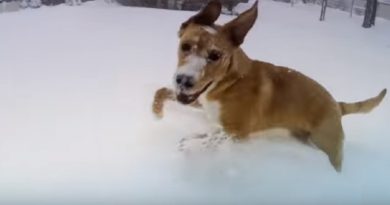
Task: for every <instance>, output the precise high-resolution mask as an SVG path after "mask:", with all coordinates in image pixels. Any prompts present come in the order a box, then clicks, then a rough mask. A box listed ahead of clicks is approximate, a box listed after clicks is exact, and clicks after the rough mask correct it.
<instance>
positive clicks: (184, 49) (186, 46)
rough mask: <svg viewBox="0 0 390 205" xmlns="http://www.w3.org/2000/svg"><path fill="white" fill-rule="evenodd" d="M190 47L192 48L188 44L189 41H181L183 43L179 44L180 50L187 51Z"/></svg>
mask: <svg viewBox="0 0 390 205" xmlns="http://www.w3.org/2000/svg"><path fill="white" fill-rule="evenodd" d="M191 48H192V46H191V44H189V43H183V44H181V50H182V51H183V52H188V51H190V50H191Z"/></svg>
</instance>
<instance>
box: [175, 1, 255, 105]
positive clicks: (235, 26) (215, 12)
mask: <svg viewBox="0 0 390 205" xmlns="http://www.w3.org/2000/svg"><path fill="white" fill-rule="evenodd" d="M221 7H222V6H221V3H220V2H219V1H218V0H211V1H210V2H209V3H208V5H207V6H206V7H205V8H204V9H203V10H201V11H200V12H199V13H198V14H196V15H194V16H192V17H191V18H189V19H188V20H187V21H186V22H184V23H183V24H182V25H181V27H180V31H179V37H180V46H179V52H178V57H179V62H178V68H177V71H176V73H175V77H174V82H175V89H176V94H177V99H178V101H179V102H181V103H183V104H189V103H191V102H193V101H195V100H196V99H197V98H198V97H199V95H200V94H202V93H203V92H204V91H206V90H207V88H208V87H209V86H210V85H211V84H212V83H216V82H218V81H219V80H221V79H223V77H224V75H225V74H226V73H227V71H228V68H229V66H230V65H231V63H232V54H233V52H234V50H235V49H237V48H238V47H239V46H240V45H241V44H242V43H243V41H244V38H245V36H246V34H247V33H248V31H249V30H250V29H251V28H252V26H253V24H254V23H255V21H256V18H257V1H256V3H255V4H254V5H253V7H252V8H250V9H249V10H247V11H245V12H244V13H242V14H241V15H239V16H238V17H237V18H235V19H234V20H232V21H230V22H228V23H226V24H225V25H222V26H220V25H215V24H214V22H215V21H216V20H217V19H218V17H219V15H220V13H221Z"/></svg>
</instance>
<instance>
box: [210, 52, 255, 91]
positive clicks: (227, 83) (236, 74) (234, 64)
mask: <svg viewBox="0 0 390 205" xmlns="http://www.w3.org/2000/svg"><path fill="white" fill-rule="evenodd" d="M230 58H231V59H230V64H229V68H228V69H227V71H226V73H225V75H224V76H223V77H222V78H221V79H220V80H218V81H217V82H215V85H213V86H212V88H211V89H210V92H209V97H210V98H214V97H216V96H217V95H218V94H219V93H221V92H223V91H225V90H226V89H228V88H229V87H231V86H233V85H234V84H235V83H236V82H237V81H238V80H239V79H242V78H245V77H246V76H247V75H248V73H249V71H250V69H251V68H252V63H253V60H251V59H250V58H249V57H248V56H247V55H246V54H245V52H244V51H243V50H242V49H241V48H237V49H236V50H235V51H234V52H233V53H232V56H231V57H230Z"/></svg>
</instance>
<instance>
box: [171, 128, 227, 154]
mask: <svg viewBox="0 0 390 205" xmlns="http://www.w3.org/2000/svg"><path fill="white" fill-rule="evenodd" d="M232 139H233V138H232V136H230V135H229V134H227V133H225V132H224V131H223V130H222V129H218V130H214V131H212V132H209V133H206V134H196V135H193V136H190V137H185V138H183V139H181V140H180V141H179V145H178V148H179V151H182V152H186V153H189V152H196V151H216V150H218V148H219V147H221V146H222V145H225V144H227V143H229V142H232Z"/></svg>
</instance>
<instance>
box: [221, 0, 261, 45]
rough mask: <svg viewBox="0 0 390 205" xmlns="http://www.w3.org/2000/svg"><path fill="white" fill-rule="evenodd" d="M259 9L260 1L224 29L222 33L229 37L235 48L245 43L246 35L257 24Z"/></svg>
mask: <svg viewBox="0 0 390 205" xmlns="http://www.w3.org/2000/svg"><path fill="white" fill-rule="evenodd" d="M257 7H258V1H256V2H255V3H254V5H253V6H252V8H250V9H248V10H247V11H245V12H244V13H242V14H240V15H239V16H238V17H237V18H235V19H234V20H232V21H230V22H229V23H227V24H225V25H224V26H223V27H222V32H223V33H225V34H226V35H227V37H228V39H229V40H230V41H231V42H232V44H233V46H236V47H238V46H240V45H241V44H242V43H243V42H244V39H245V36H246V34H247V33H248V31H249V30H250V29H251V28H252V26H253V24H254V23H255V22H256V19H257Z"/></svg>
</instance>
